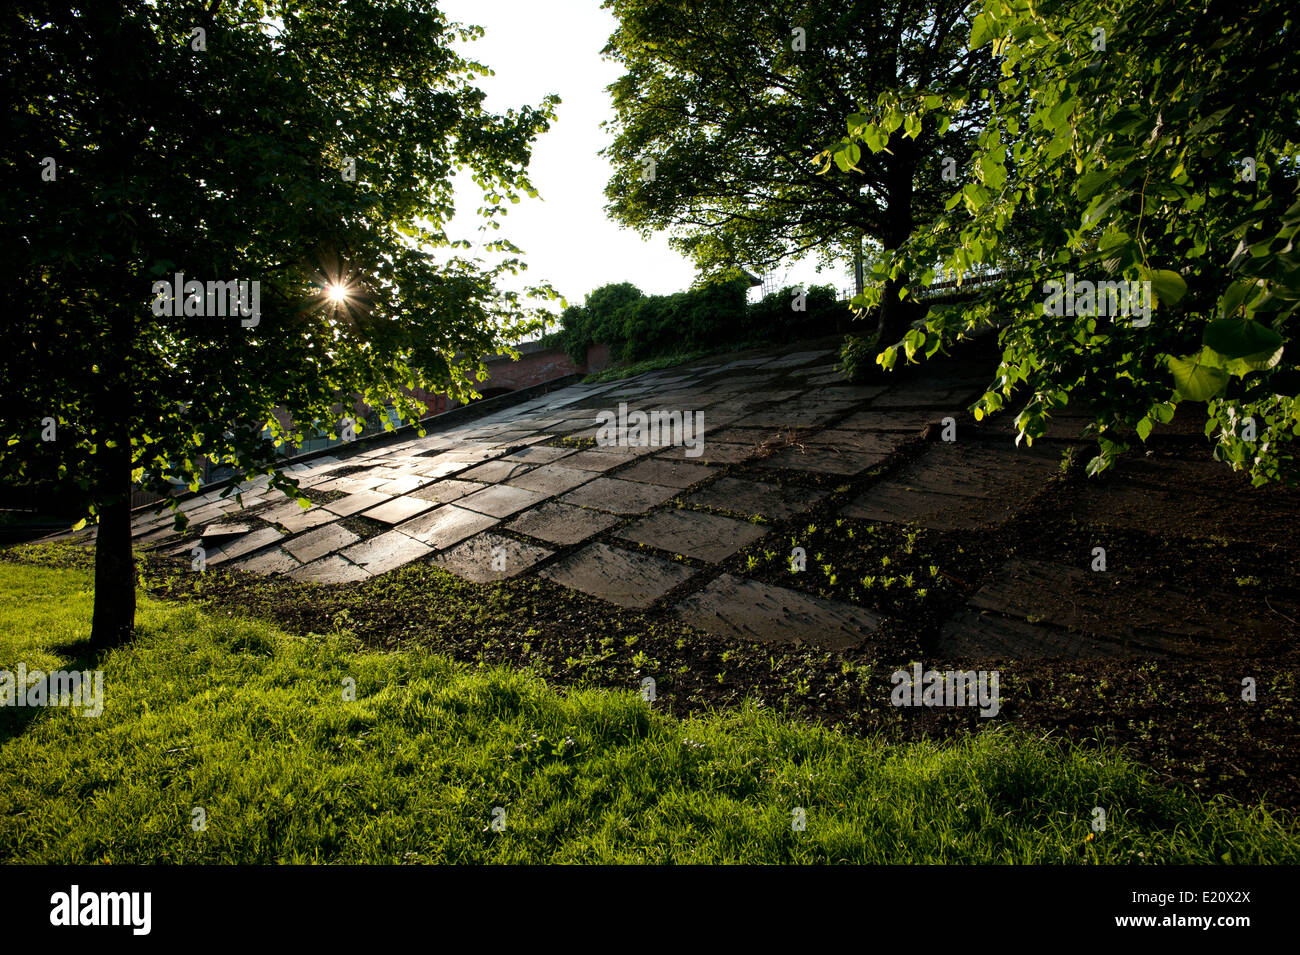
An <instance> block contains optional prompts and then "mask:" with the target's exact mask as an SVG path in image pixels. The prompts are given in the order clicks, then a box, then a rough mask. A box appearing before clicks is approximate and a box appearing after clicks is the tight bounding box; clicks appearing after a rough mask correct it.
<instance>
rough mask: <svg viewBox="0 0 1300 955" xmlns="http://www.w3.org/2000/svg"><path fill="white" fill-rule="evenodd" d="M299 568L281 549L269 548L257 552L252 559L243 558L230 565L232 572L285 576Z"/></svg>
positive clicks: (296, 562)
mask: <svg viewBox="0 0 1300 955" xmlns="http://www.w3.org/2000/svg"><path fill="white" fill-rule="evenodd" d="M299 566H301V565H300V564H299V563H298V561H296V560H294V559H293V558H292V557H290V556H289V555H288V554H286V553H285V552H284V550H283V549H282V548H279V547H270V548H267V549H266V550H263V551H259V552H258V553H256V554H254V555H253V556H252V557H245V558H244V559H243V560H239V561H236V562H235V563H233V564H231V565H230V567H231V569H232V570H247V571H249V572H251V573H254V574H266V575H273V574H287V573H289V572H290V571H293V570H296V569H297V568H298V567H299Z"/></svg>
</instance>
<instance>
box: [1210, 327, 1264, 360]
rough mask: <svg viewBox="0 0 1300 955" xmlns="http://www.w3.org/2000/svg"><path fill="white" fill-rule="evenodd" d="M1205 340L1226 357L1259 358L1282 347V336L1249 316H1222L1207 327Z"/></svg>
mask: <svg viewBox="0 0 1300 955" xmlns="http://www.w3.org/2000/svg"><path fill="white" fill-rule="evenodd" d="M1203 340H1204V342H1205V344H1206V346H1207V347H1209V348H1212V349H1214V350H1215V351H1216V352H1218V353H1219V354H1220V355H1222V356H1223V357H1224V358H1247V357H1251V358H1257V357H1258V356H1260V355H1261V354H1263V355H1271V354H1273V352H1275V351H1277V350H1278V349H1280V348H1281V347H1282V336H1281V335H1279V334H1278V333H1277V332H1275V331H1273V329H1271V328H1269V327H1268V326H1267V325H1265V324H1263V323H1261V322H1256V321H1252V320H1251V319H1249V318H1220V319H1217V320H1215V321H1213V322H1210V324H1209V325H1207V326H1206V328H1205V337H1204V339H1203Z"/></svg>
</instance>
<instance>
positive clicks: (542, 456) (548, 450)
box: [505, 445, 576, 464]
mask: <svg viewBox="0 0 1300 955" xmlns="http://www.w3.org/2000/svg"><path fill="white" fill-rule="evenodd" d="M575 451H576V449H575V448H552V447H547V446H545V445H533V446H532V447H528V448H520V449H519V450H518V451H516V452H514V453H513V454H508V455H506V458H505V459H506V460H507V461H522V462H523V463H524V464H552V463H554V462H556V461H558V460H559V459H560V458H564V457H568V456H569V455H570V454H573V453H575Z"/></svg>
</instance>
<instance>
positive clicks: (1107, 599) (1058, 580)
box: [968, 558, 1269, 654]
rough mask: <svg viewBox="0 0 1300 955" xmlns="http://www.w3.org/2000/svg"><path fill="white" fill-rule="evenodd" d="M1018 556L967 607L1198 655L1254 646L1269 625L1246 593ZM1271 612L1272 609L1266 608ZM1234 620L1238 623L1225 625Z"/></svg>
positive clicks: (1134, 646)
mask: <svg viewBox="0 0 1300 955" xmlns="http://www.w3.org/2000/svg"><path fill="white" fill-rule="evenodd" d="M1088 566H1089V565H1088V564H1087V561H1086V560H1084V561H1083V565H1082V566H1071V565H1068V564H1062V563H1058V562H1053V561H1042V560H1027V559H1020V558H1013V559H1011V560H1009V561H1007V562H1005V563H1004V564H1003V565H1002V566H1001V567H1000V568H999V569H998V570H997V571H996V572H995V573H994V575H993V579H992V580H990V581H989V582H988V583H986V584H985V585H984V586H983V587H981V588H980V589H979V590H978V591H977V592H976V593H975V595H974V596H973V597H971V599H970V601H969V603H968V606H969V607H970V608H972V609H974V610H990V611H994V612H996V613H998V614H1001V615H1002V616H1006V617H1018V618H1020V619H1024V620H1027V621H1029V622H1031V623H1048V624H1051V625H1053V626H1056V627H1059V628H1062V629H1065V630H1070V631H1074V632H1076V633H1082V634H1086V635H1088V636H1090V637H1092V638H1094V639H1098V638H1100V639H1102V640H1105V641H1113V642H1116V643H1119V644H1120V645H1121V646H1122V647H1123V648H1124V649H1126V650H1136V651H1140V652H1147V651H1160V652H1172V653H1175V654H1189V653H1190V654H1194V653H1196V652H1197V651H1198V649H1200V648H1206V647H1212V646H1214V645H1218V646H1220V647H1224V646H1227V645H1229V644H1232V643H1237V644H1239V645H1241V646H1251V645H1252V644H1253V643H1255V640H1254V639H1252V634H1253V633H1256V632H1258V633H1261V634H1262V633H1264V632H1266V631H1267V629H1268V626H1269V624H1267V623H1266V622H1265V621H1263V620H1262V619H1259V617H1258V616H1257V615H1256V612H1257V611H1258V610H1259V608H1255V610H1254V611H1252V609H1251V607H1250V606H1249V605H1247V604H1245V603H1244V602H1242V601H1241V600H1240V599H1239V598H1237V599H1234V598H1232V597H1230V596H1227V595H1214V594H1190V593H1185V592H1180V591H1178V590H1176V589H1174V588H1173V587H1160V588H1151V587H1147V588H1144V589H1143V590H1141V591H1139V590H1138V589H1137V588H1136V587H1135V586H1134V585H1133V583H1132V582H1131V581H1128V580H1126V579H1125V577H1124V575H1123V574H1121V573H1118V572H1115V571H1113V570H1112V571H1111V572H1100V573H1099V572H1093V571H1091V570H1090V569H1087V568H1088ZM1265 612H1266V611H1265ZM1224 619H1230V620H1232V626H1231V627H1225V626H1224V625H1223V621H1224Z"/></svg>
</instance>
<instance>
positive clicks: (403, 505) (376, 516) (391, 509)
mask: <svg viewBox="0 0 1300 955" xmlns="http://www.w3.org/2000/svg"><path fill="white" fill-rule="evenodd" d="M436 506H437V505H436V504H434V502H433V501H426V500H425V499H424V498H422V497H395V498H392V499H391V500H389V501H386V502H385V503H383V504H380V505H379V506H378V507H372V508H370V509H369V510H368V511H366V512H364V513H363V514H362V515H361V516H362V517H368V518H370V519H371V520H372V521H382V522H383V523H385V524H400V523H402V521H409V520H410V519H411V518H412V517H415V516H416V515H417V514H423V513H424V512H425V511H428V510H432V509H433V508H434V507H436Z"/></svg>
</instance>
